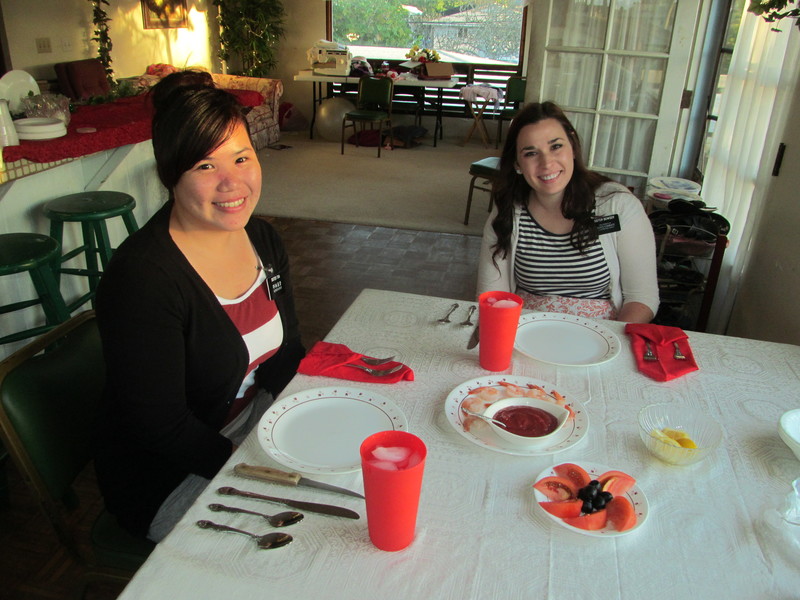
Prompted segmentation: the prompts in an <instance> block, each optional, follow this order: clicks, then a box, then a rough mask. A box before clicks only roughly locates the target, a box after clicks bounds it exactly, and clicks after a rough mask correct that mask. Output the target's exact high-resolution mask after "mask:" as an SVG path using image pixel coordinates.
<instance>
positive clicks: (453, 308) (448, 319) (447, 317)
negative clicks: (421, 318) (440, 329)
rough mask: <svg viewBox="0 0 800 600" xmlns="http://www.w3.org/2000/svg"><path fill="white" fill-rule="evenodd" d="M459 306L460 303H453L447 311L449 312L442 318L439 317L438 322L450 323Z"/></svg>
mask: <svg viewBox="0 0 800 600" xmlns="http://www.w3.org/2000/svg"><path fill="white" fill-rule="evenodd" d="M457 308H458V304H453V305H452V306H451V307H450V310H448V311H447V314H446V315H445V316H443V317H442V318H441V319H437V321H436V322H437V323H449V322H450V315H452V314H453V311H454V310H455V309H457Z"/></svg>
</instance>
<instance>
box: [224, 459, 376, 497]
mask: <svg viewBox="0 0 800 600" xmlns="http://www.w3.org/2000/svg"><path fill="white" fill-rule="evenodd" d="M233 472H234V473H235V474H236V475H239V477H247V478H248V479H257V480H259V481H271V482H273V483H281V484H283V485H293V486H298V485H304V486H307V487H312V488H316V489H318V490H326V491H328V492H335V493H337V494H344V495H345V496H355V497H356V498H361V499H362V500H363V499H364V496H362V495H361V494H359V493H358V492H353V491H350V490H347V489H345V488H341V487H338V486H335V485H331V484H329V483H322V482H321V481H314V480H313V479H307V478H305V477H303V476H302V475H300V473H287V472H286V471H281V470H280V469H272V468H270V467H259V466H254V465H248V464H245V463H239V464H238V465H236V466H235V467H233Z"/></svg>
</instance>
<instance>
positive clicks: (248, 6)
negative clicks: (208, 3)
mask: <svg viewBox="0 0 800 600" xmlns="http://www.w3.org/2000/svg"><path fill="white" fill-rule="evenodd" d="M214 5H215V6H216V7H217V10H218V11H219V14H218V20H219V24H220V29H221V30H220V46H221V47H220V51H219V57H220V58H221V59H222V60H224V61H226V62H227V61H229V60H230V59H231V58H235V59H237V61H238V63H239V64H238V65H237V66H236V67H235V68H234V70H233V71H232V72H233V73H235V74H240V75H247V76H250V77H266V76H268V75H269V72H270V70H271V69H273V68H275V66H277V64H278V58H277V52H278V43H279V41H280V38H282V37H283V36H284V32H285V27H284V17H285V15H286V13H285V11H284V9H283V4H282V3H281V1H280V0H214Z"/></svg>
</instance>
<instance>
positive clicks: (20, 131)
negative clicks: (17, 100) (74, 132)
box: [14, 117, 67, 140]
mask: <svg viewBox="0 0 800 600" xmlns="http://www.w3.org/2000/svg"><path fill="white" fill-rule="evenodd" d="M14 128H15V129H16V130H17V135H18V136H19V139H21V140H51V139H53V138H58V137H62V136H65V135H67V126H66V125H64V121H62V120H61V119H47V118H44V117H35V118H30V119H17V120H16V121H14Z"/></svg>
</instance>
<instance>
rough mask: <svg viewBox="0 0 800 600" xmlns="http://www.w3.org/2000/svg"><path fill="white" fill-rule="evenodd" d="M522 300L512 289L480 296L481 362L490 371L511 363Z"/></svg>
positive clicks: (479, 353)
mask: <svg viewBox="0 0 800 600" xmlns="http://www.w3.org/2000/svg"><path fill="white" fill-rule="evenodd" d="M522 304H523V301H522V298H520V297H519V296H517V295H516V294H512V293H510V292H484V293H483V294H481V295H480V296H478V325H479V330H478V331H479V338H478V343H479V346H478V362H479V363H480V365H481V367H483V368H484V369H486V370H487V371H505V370H506V369H508V367H509V365H510V364H511V355H512V354H513V352H514V340H515V339H516V337H517V325H518V324H519V316H520V314H522Z"/></svg>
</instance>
